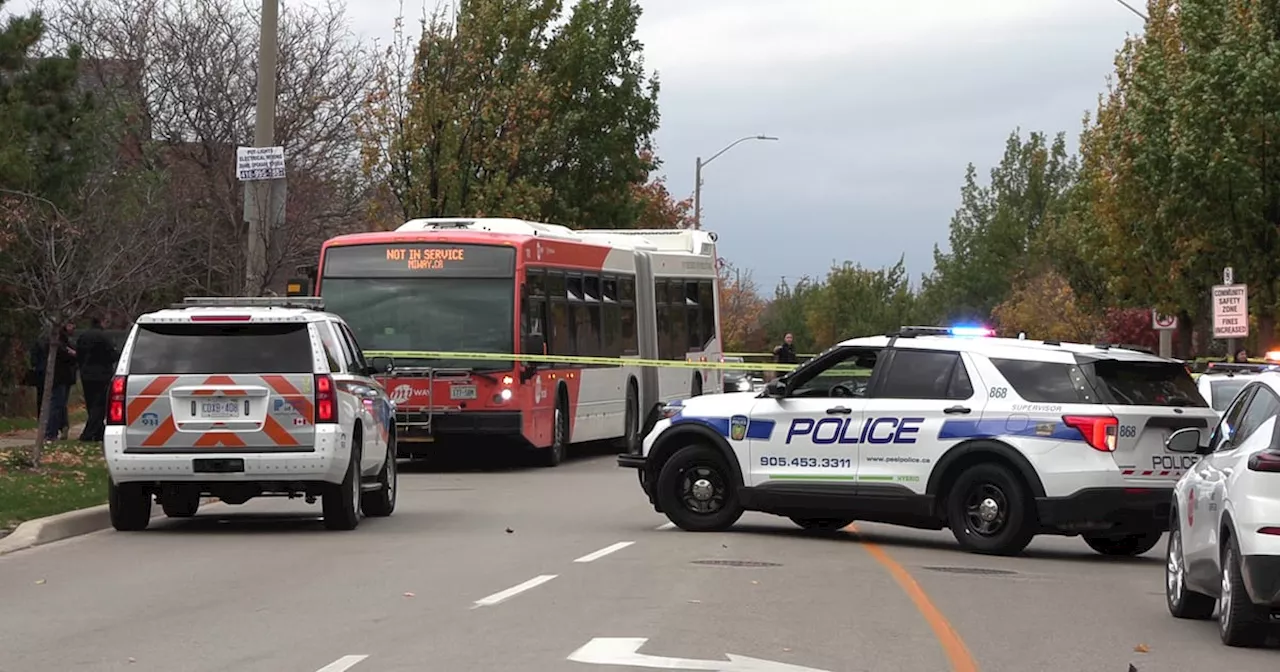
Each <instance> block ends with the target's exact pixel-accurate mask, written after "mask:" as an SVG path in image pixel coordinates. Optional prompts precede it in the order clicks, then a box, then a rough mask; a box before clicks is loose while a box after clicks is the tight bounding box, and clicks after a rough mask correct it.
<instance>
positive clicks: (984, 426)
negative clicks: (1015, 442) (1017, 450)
mask: <svg viewBox="0 0 1280 672" xmlns="http://www.w3.org/2000/svg"><path fill="white" fill-rule="evenodd" d="M1002 436H1016V437H1021V438H1028V439H1053V440H1055V441H1081V442H1083V441H1084V436H1083V435H1082V434H1080V430H1078V429H1076V428H1074V427H1068V426H1067V425H1066V423H1064V422H1062V421H1061V420H1057V419H1055V420H1045V419H1035V418H1022V419H1017V418H996V419H990V420H947V421H946V422H943V423H942V429H940V430H938V440H940V441H941V440H953V441H954V440H957V439H995V438H999V437H1002Z"/></svg>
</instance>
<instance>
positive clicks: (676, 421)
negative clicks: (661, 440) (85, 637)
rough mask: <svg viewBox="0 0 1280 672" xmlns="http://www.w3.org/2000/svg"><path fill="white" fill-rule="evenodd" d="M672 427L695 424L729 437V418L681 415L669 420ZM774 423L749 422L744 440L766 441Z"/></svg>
mask: <svg viewBox="0 0 1280 672" xmlns="http://www.w3.org/2000/svg"><path fill="white" fill-rule="evenodd" d="M671 424H672V425H686V424H697V425H702V426H704V427H706V428H708V429H711V430H714V431H715V432H716V433H717V434H719V435H720V436H724V437H727V436H729V429H730V427H729V425H730V422H729V418H717V417H704V416H691V415H685V414H684V413H681V414H679V415H677V416H675V417H673V418H671ZM775 424H776V423H774V421H772V420H751V421H750V422H749V423H748V424H747V434H746V437H745V438H748V439H757V440H763V441H768V440H769V438H770V437H772V436H773V428H774V426H775Z"/></svg>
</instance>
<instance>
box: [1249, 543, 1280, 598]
mask: <svg viewBox="0 0 1280 672" xmlns="http://www.w3.org/2000/svg"><path fill="white" fill-rule="evenodd" d="M1240 572H1241V574H1243V575H1244V587H1245V590H1247V591H1249V597H1250V599H1252V600H1253V603H1254V604H1259V605H1266V606H1269V607H1271V608H1273V609H1280V555H1245V556H1242V557H1241V559H1240Z"/></svg>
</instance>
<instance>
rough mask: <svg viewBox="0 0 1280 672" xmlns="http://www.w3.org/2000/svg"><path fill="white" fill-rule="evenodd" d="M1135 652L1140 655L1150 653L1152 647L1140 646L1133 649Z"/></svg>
mask: <svg viewBox="0 0 1280 672" xmlns="http://www.w3.org/2000/svg"><path fill="white" fill-rule="evenodd" d="M1133 650H1134V651H1137V652H1138V653H1150V652H1151V647H1149V646H1147V645H1146V644H1139V645H1137V646H1135V647H1133Z"/></svg>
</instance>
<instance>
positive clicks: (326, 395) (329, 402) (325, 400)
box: [316, 375, 338, 424]
mask: <svg viewBox="0 0 1280 672" xmlns="http://www.w3.org/2000/svg"><path fill="white" fill-rule="evenodd" d="M337 401H338V400H337V395H335V394H334V390H333V378H331V377H329V376H328V375H318V376H316V424H320V423H322V422H324V423H334V422H337V421H338V409H337V407H336V406H335V404H336V403H337Z"/></svg>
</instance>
